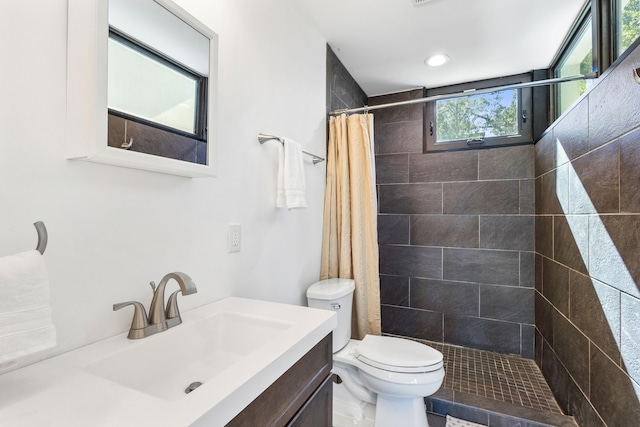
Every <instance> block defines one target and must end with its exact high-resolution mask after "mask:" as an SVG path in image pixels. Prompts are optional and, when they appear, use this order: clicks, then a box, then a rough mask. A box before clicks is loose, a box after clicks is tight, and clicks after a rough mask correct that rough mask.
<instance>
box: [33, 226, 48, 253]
mask: <svg viewBox="0 0 640 427" xmlns="http://www.w3.org/2000/svg"><path fill="white" fill-rule="evenodd" d="M33 225H34V226H35V227H36V231H37V232H38V246H36V250H37V251H38V252H40V254H41V255H42V254H44V250H45V249H47V242H48V241H49V237H48V235H47V227H45V226H44V223H43V222H42V221H38V222H34V223H33Z"/></svg>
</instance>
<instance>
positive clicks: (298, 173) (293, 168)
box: [276, 138, 307, 210]
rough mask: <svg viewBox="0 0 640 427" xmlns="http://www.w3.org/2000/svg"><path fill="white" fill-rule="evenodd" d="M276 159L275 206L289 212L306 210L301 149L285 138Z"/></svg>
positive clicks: (298, 145)
mask: <svg viewBox="0 0 640 427" xmlns="http://www.w3.org/2000/svg"><path fill="white" fill-rule="evenodd" d="M278 157H279V162H278V192H277V194H276V206H277V207H279V208H284V207H286V208H287V209H289V210H291V209H303V208H306V207H307V202H306V200H305V181H304V162H303V160H302V147H300V144H298V143H297V142H295V141H292V140H290V139H289V138H285V140H284V144H281V145H280V147H279V152H278Z"/></svg>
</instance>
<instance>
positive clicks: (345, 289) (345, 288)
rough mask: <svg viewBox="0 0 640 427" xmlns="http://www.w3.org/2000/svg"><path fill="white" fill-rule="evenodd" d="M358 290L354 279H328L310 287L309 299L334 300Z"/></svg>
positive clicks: (308, 290) (308, 291)
mask: <svg viewBox="0 0 640 427" xmlns="http://www.w3.org/2000/svg"><path fill="white" fill-rule="evenodd" d="M355 288H356V285H355V283H354V281H353V279H327V280H321V281H319V282H316V283H314V284H313V285H311V286H309V289H307V298H313V299H322V300H332V299H336V298H340V297H343V296H345V295H347V294H349V293H351V292H353V290H354V289H355Z"/></svg>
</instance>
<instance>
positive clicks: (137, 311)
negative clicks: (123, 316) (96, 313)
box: [113, 301, 149, 333]
mask: <svg viewBox="0 0 640 427" xmlns="http://www.w3.org/2000/svg"><path fill="white" fill-rule="evenodd" d="M129 305H132V306H133V307H134V311H133V320H132V321H131V331H133V330H136V329H144V328H146V327H147V326H149V321H148V320H147V311H146V310H145V309H144V305H142V304H141V303H139V302H138V301H126V302H121V303H118V304H113V311H117V310H120V309H121V308H123V307H127V306H129ZM130 333H131V332H130Z"/></svg>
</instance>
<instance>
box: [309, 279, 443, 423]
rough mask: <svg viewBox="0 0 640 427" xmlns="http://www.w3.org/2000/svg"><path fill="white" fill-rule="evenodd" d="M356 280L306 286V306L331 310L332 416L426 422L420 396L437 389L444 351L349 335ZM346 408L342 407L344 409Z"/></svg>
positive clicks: (392, 339)
mask: <svg viewBox="0 0 640 427" xmlns="http://www.w3.org/2000/svg"><path fill="white" fill-rule="evenodd" d="M354 289H355V285H354V282H353V280H350V279H329V280H323V281H320V282H317V283H315V284H313V285H312V286H311V287H309V289H308V290H307V300H308V302H309V306H310V307H314V308H321V309H326V310H334V311H336V312H337V315H338V326H337V327H336V329H335V330H334V331H333V352H334V353H333V372H334V374H336V375H337V376H338V377H339V378H340V380H341V381H340V384H338V385H334V425H338V424H339V423H336V417H339V418H350V419H351V423H350V425H365V423H363V422H364V421H366V420H367V417H369V418H371V417H372V416H373V425H374V426H375V427H391V426H400V425H401V426H406V427H428V422H427V415H426V409H425V405H424V398H425V397H426V396H430V395H432V394H433V393H435V392H436V391H437V390H438V389H439V388H440V386H441V385H442V381H443V379H444V366H443V360H442V353H440V352H439V351H437V350H435V349H433V348H431V347H429V346H427V345H424V344H421V343H418V342H415V341H410V340H407V339H403V338H395V337H385V336H374V335H366V336H365V337H364V338H363V339H362V340H361V341H360V340H355V339H350V336H351V307H352V299H353V291H354ZM345 412H346V413H345Z"/></svg>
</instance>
